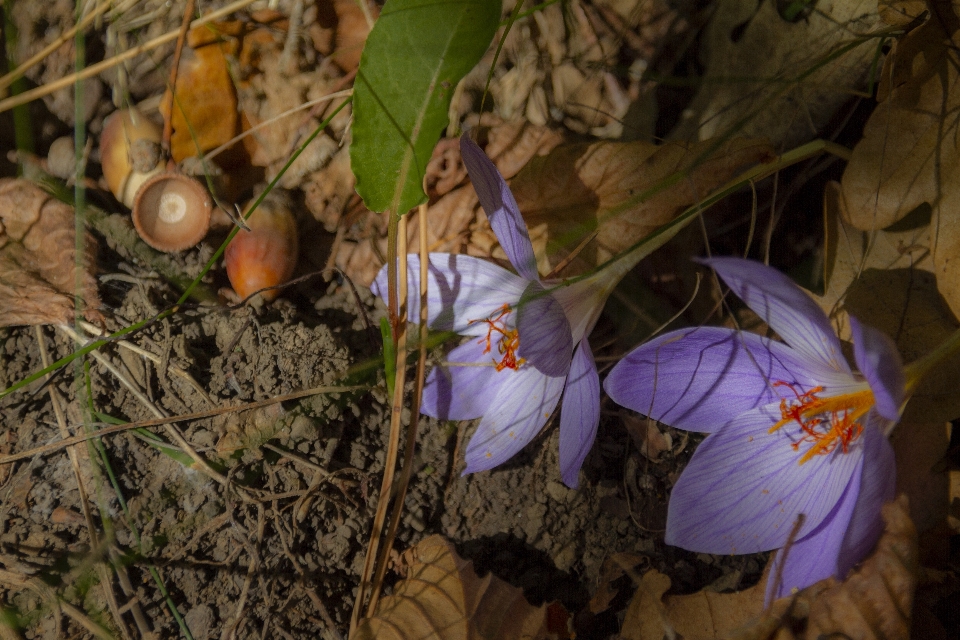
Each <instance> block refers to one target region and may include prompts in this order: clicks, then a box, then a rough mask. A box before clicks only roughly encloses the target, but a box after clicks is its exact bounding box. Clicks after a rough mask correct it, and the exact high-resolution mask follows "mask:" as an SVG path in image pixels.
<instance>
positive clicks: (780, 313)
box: [700, 257, 850, 372]
mask: <svg viewBox="0 0 960 640" xmlns="http://www.w3.org/2000/svg"><path fill="white" fill-rule="evenodd" d="M700 262H702V263H703V264H705V265H708V266H710V267H712V268H713V270H714V271H716V272H717V275H718V276H720V277H721V278H723V281H724V282H726V283H727V285H728V286H729V287H730V289H731V290H732V291H733V292H734V293H735V294H736V295H737V297H738V298H740V299H741V300H743V301H744V302H745V303H746V304H747V306H748V307H750V308H751V309H753V310H754V311H755V312H756V313H757V315H759V316H760V317H761V318H763V319H764V321H765V322H766V323H767V324H768V325H770V328H771V329H773V330H774V331H776V332H777V333H778V334H780V337H781V338H783V339H784V341H785V342H786V343H787V344H789V345H790V346H791V347H793V348H794V349H796V350H797V351H799V352H800V353H803V354H804V355H806V356H807V357H809V358H815V359H817V360H818V361H820V362H821V363H823V364H824V365H826V366H828V367H830V368H832V369H834V370H837V371H843V372H849V371H850V365H848V364H847V361H846V360H845V359H844V357H843V353H842V352H841V351H840V341H839V340H838V339H837V336H836V335H834V333H833V328H832V327H831V326H830V320H829V319H828V318H827V316H826V314H825V313H824V312H823V311H822V310H821V309H820V307H818V306H817V303H815V302H814V301H813V300H812V299H811V298H810V296H808V295H807V294H805V293H804V292H803V290H802V289H800V287H798V286H797V285H796V284H794V282H793V281H792V280H791V279H790V278H788V277H787V276H785V275H784V274H782V273H780V272H779V271H777V270H776V269H773V268H771V267H768V266H765V265H763V264H761V263H759V262H754V261H752V260H743V259H741V258H729V257H727V258H710V259H707V260H701V261H700Z"/></svg>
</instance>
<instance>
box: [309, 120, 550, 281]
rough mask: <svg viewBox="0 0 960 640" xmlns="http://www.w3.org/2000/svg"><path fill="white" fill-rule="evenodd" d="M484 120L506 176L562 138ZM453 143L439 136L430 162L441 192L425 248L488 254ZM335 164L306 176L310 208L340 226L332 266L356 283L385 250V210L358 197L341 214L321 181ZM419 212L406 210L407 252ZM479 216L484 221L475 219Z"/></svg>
mask: <svg viewBox="0 0 960 640" xmlns="http://www.w3.org/2000/svg"><path fill="white" fill-rule="evenodd" d="M470 124H473V125H474V126H476V124H477V120H476V119H475V118H474V119H473V120H472V121H471V123H470ZM483 124H484V125H485V126H489V127H491V128H490V129H489V130H488V132H487V145H486V148H485V151H486V153H487V155H488V156H489V157H490V158H491V160H493V162H494V164H495V165H496V166H497V169H499V171H500V172H501V173H502V174H503V175H504V176H505V177H506V178H508V179H509V178H510V177H512V176H513V175H514V174H516V172H517V171H519V170H520V169H521V168H522V167H523V166H524V165H525V164H526V163H527V162H529V160H530V158H532V157H534V156H537V155H543V154H546V153H548V152H549V151H550V150H552V149H553V148H554V147H556V146H557V145H558V144H560V142H561V141H562V139H563V138H562V136H561V134H560V133H559V132H557V131H556V130H554V129H551V128H548V127H538V126H534V125H531V124H529V123H525V122H513V123H502V122H500V121H499V120H497V119H496V118H489V117H484V119H483ZM458 145H459V141H454V142H453V143H451V142H450V141H448V140H441V141H440V143H439V145H438V147H437V151H436V153H435V155H434V158H433V160H431V165H432V166H433V167H434V169H435V170H436V171H437V173H436V174H435V177H436V180H437V181H436V184H435V185H434V187H431V192H436V195H437V196H440V197H439V199H438V200H436V201H435V202H432V203H431V204H430V207H429V209H428V213H427V217H428V220H429V225H428V229H427V240H428V242H429V250H430V251H440V252H450V253H467V254H470V255H474V256H479V257H484V258H489V257H491V255H492V251H493V249H494V247H495V246H496V243H497V239H496V236H494V235H493V232H492V231H491V230H490V226H489V225H488V224H486V218H485V216H484V215H483V214H482V213H481V209H480V202H479V199H478V198H477V193H476V191H475V190H474V189H473V185H471V184H470V183H469V182H467V183H464V182H463V181H464V180H465V179H466V172H465V170H464V169H463V164H462V162H461V161H460V153H459V146H458ZM435 161H436V162H435ZM336 164H337V163H335V162H331V163H330V164H329V165H328V166H327V167H325V168H324V169H323V170H320V171H317V172H316V173H314V174H313V175H312V176H311V178H310V180H311V181H312V182H315V183H317V184H318V186H317V187H316V189H315V190H314V198H312V199H311V200H310V202H312V203H313V204H312V205H311V211H312V212H313V215H314V217H316V218H317V219H318V220H320V221H321V222H323V224H324V226H325V227H326V228H327V229H332V228H335V225H339V226H340V227H341V230H340V234H341V235H342V238H341V239H340V240H339V244H338V245H336V246H335V248H334V255H335V264H336V266H337V267H339V268H340V269H343V270H344V272H346V274H347V275H348V276H350V278H352V279H353V280H354V281H355V282H356V283H357V284H363V285H369V284H370V283H371V282H372V281H373V279H374V277H376V275H377V272H378V271H379V270H380V267H381V266H382V265H383V256H385V255H386V246H387V238H386V230H387V218H386V215H387V214H386V213H382V214H381V213H373V212H370V211H367V210H366V209H365V208H363V206H362V203H358V204H357V208H355V209H353V210H351V211H349V212H346V213H345V214H344V213H343V211H342V207H341V208H337V204H338V203H342V202H343V199H344V198H343V197H338V196H336V195H333V194H331V193H330V191H331V190H332V189H335V188H336V187H329V186H325V180H326V176H327V174H328V173H331V172H334V171H335V169H336ZM346 169H347V170H348V169H349V165H346ZM441 182H443V186H442V189H449V190H448V191H446V193H441V186H440V184H441ZM455 182H456V185H455V184H454V183H455ZM335 184H343V183H342V182H341V183H335ZM309 192H310V190H308V193H309ZM431 195H433V193H431ZM418 215H419V214H418V213H411V214H409V218H408V225H407V229H408V235H407V237H408V249H409V251H411V252H415V251H417V250H418V247H419V241H418V236H417V225H418V224H419V222H418V220H419V219H418ZM480 219H482V220H483V224H480V223H479V222H478V220H480Z"/></svg>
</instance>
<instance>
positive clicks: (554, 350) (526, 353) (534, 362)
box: [517, 282, 573, 376]
mask: <svg viewBox="0 0 960 640" xmlns="http://www.w3.org/2000/svg"><path fill="white" fill-rule="evenodd" d="M517 312H518V313H519V315H520V317H519V318H518V319H517V330H518V332H519V333H518V335H519V337H520V348H519V349H518V350H517V354H518V355H519V356H520V357H522V358H525V359H526V361H527V364H528V365H529V366H532V367H534V368H536V369H538V370H539V371H540V372H541V373H542V374H544V375H548V376H566V375H567V370H568V369H569V368H570V357H571V355H572V351H573V339H572V338H571V336H570V324H569V323H568V322H567V316H566V315H565V314H564V313H563V307H561V306H560V303H559V302H557V301H556V300H555V299H554V297H553V296H551V295H550V294H548V293H547V292H546V291H545V290H544V288H543V287H542V286H541V285H540V283H538V282H531V283H530V284H529V285H528V286H527V289H526V291H524V294H523V297H522V298H521V299H520V305H519V309H518V311H517Z"/></svg>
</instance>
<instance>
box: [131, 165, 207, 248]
mask: <svg viewBox="0 0 960 640" xmlns="http://www.w3.org/2000/svg"><path fill="white" fill-rule="evenodd" d="M212 212H213V200H212V199H211V198H210V194H209V193H207V190H206V189H204V188H203V187H202V186H201V185H200V183H199V182H197V181H196V180H194V179H193V178H189V177H187V176H185V175H183V174H180V173H175V172H172V171H165V172H163V173H159V174H156V175H154V176H153V177H151V178H149V179H148V180H147V181H146V182H144V183H143V184H142V185H141V186H140V189H138V190H137V194H136V197H135V199H134V201H133V212H132V217H133V226H134V227H136V228H137V233H139V234H140V237H141V238H143V241H144V242H146V243H147V244H149V245H150V246H151V247H153V248H154V249H158V250H159V251H165V252H167V253H173V252H176V251H183V250H184V249H189V248H190V247H192V246H194V245H195V244H197V243H198V242H200V241H201V240H203V238H204V236H206V235H207V231H208V230H209V229H210V215H211V214H212Z"/></svg>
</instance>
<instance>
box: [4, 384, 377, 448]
mask: <svg viewBox="0 0 960 640" xmlns="http://www.w3.org/2000/svg"><path fill="white" fill-rule="evenodd" d="M368 388H369V387H366V386H359V385H358V386H352V387H314V388H312V389H304V390H302V391H294V392H293V393H288V394H285V395H282V396H274V397H273V398H267V399H266V400H258V401H257V402H251V403H249V404H243V405H240V406H236V407H222V408H218V409H210V410H207V411H198V412H197V413H188V414H185V415H182V416H172V417H169V418H156V419H153V420H140V421H138V422H128V423H126V424H114V425H110V426H106V427H103V428H101V429H98V430H97V431H95V432H93V433H81V434H80V435H76V436H70V437H69V438H65V439H64V440H60V441H59V442H51V443H50V444H46V445H43V446H41V447H36V448H34V449H28V450H27V451H21V452H20V453H12V454H9V455H6V456H0V465H5V464H10V463H11V462H16V461H17V460H24V459H26V458H33V457H34V456H42V455H45V454H48V453H52V452H54V451H58V450H60V449H63V448H64V447H69V446H70V445H73V444H77V443H78V442H86V441H87V440H91V439H93V438H102V437H103V436H109V435H113V434H115V433H121V432H123V431H129V430H131V429H141V428H149V427H159V426H162V425H166V424H173V423H175V422H189V421H191V420H203V419H204V418H213V417H216V416H219V415H223V414H225V413H233V412H236V411H250V410H253V409H260V408H262V407H267V406H270V405H272V404H278V403H280V402H287V401H288V400H298V399H300V398H306V397H307V396H316V395H320V394H322V393H349V392H351V391H359V390H361V389H368Z"/></svg>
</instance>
